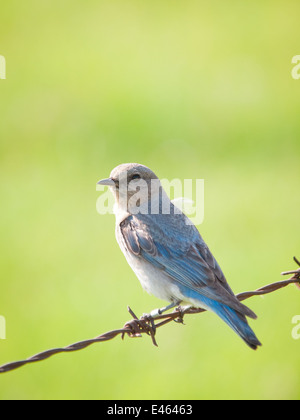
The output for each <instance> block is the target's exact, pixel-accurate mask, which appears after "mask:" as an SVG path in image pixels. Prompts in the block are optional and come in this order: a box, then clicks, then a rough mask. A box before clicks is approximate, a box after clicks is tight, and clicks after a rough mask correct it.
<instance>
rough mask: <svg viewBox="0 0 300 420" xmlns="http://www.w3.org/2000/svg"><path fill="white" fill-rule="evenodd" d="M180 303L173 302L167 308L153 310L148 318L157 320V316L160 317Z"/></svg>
mask: <svg viewBox="0 0 300 420" xmlns="http://www.w3.org/2000/svg"><path fill="white" fill-rule="evenodd" d="M180 303H181V301H180V300H179V301H178V300H177V301H175V302H172V303H170V305H168V306H164V307H163V308H160V309H154V310H153V311H151V312H150V314H149V315H150V316H151V317H152V318H157V317H158V316H159V315H162V314H163V313H164V312H166V311H168V310H169V309H172V308H175V306H178V305H180Z"/></svg>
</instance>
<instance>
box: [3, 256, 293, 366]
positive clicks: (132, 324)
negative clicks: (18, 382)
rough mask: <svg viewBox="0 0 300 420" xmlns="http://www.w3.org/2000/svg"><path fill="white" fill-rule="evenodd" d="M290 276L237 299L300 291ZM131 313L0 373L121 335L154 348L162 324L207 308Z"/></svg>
mask: <svg viewBox="0 0 300 420" xmlns="http://www.w3.org/2000/svg"><path fill="white" fill-rule="evenodd" d="M294 261H295V262H296V263H297V264H298V266H299V267H300V262H299V261H298V260H297V258H296V257H294ZM288 274H292V275H293V276H292V277H291V278H289V279H288V280H282V281H278V282H275V283H271V284H268V285H266V286H263V287H261V288H259V289H257V290H254V291H250V292H243V293H239V294H238V295H236V296H237V298H238V299H239V300H240V301H242V300H245V299H249V298H250V297H252V296H259V295H265V294H268V293H272V292H274V291H276V290H279V289H282V288H283V287H286V286H288V285H289V284H292V283H293V284H296V285H297V287H299V289H300V268H298V269H297V270H292V271H285V272H283V273H281V275H288ZM128 311H129V313H130V315H131V316H132V318H133V319H132V320H130V321H128V322H127V323H126V324H125V325H124V327H123V328H121V329H118V330H112V331H108V332H106V333H104V334H101V335H99V336H98V337H95V338H92V339H89V340H84V341H79V342H77V343H74V344H71V345H69V346H66V347H61V348H55V349H50V350H46V351H43V352H41V353H38V354H36V355H34V356H32V357H29V358H28V359H25V360H19V361H17V362H12V363H7V364H5V365H3V366H0V373H5V372H9V371H12V370H15V369H17V368H20V367H21V366H24V365H27V364H30V363H35V362H40V361H42V360H46V359H48V358H49V357H52V356H53V355H55V354H58V353H67V352H73V351H78V350H83V349H85V348H87V347H89V346H90V345H92V344H95V343H101V342H103V341H108V340H112V339H113V338H115V337H116V336H118V335H121V337H122V339H123V338H124V336H125V335H127V336H129V337H131V338H134V337H141V336H142V334H147V335H149V336H150V337H151V339H152V343H153V344H154V345H155V346H157V342H156V339H155V333H156V330H157V328H160V327H162V326H163V325H166V324H168V323H169V322H171V321H176V322H179V323H183V317H184V316H185V315H188V314H196V313H202V312H205V309H196V308H186V309H184V308H180V307H178V308H176V309H175V311H174V312H172V313H170V314H162V315H159V316H157V317H155V319H154V318H152V317H151V316H147V315H146V316H143V317H141V318H140V319H138V318H137V316H136V315H135V314H134V312H133V311H132V309H130V308H129V307H128ZM155 321H158V322H157V323H155Z"/></svg>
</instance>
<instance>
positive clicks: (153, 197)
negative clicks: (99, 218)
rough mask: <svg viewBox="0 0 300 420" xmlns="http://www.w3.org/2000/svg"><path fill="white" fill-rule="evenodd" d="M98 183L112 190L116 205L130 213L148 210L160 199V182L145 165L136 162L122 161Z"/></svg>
mask: <svg viewBox="0 0 300 420" xmlns="http://www.w3.org/2000/svg"><path fill="white" fill-rule="evenodd" d="M98 184H99V185H107V186H109V187H110V189H111V191H112V192H113V194H114V196H115V200H116V205H117V206H118V207H119V208H120V209H121V210H123V211H128V212H129V213H131V214H137V213H138V212H143V211H144V212H146V213H147V212H148V211H149V205H150V203H152V207H154V206H155V203H156V202H157V203H159V201H160V192H161V191H162V187H161V183H160V180H159V179H158V177H157V176H156V175H155V173H154V172H152V171H151V169H149V168H147V166H144V165H140V164H138V163H124V164H122V165H119V166H117V167H116V168H114V169H113V170H112V172H111V174H110V177H109V178H106V179H102V180H100V181H99V182H98Z"/></svg>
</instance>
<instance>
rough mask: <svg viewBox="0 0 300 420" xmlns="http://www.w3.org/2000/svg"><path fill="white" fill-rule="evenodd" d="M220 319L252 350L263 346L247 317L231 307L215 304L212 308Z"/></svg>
mask: <svg viewBox="0 0 300 420" xmlns="http://www.w3.org/2000/svg"><path fill="white" fill-rule="evenodd" d="M211 309H212V310H213V311H214V312H215V313H216V314H217V315H219V317H220V318H221V319H222V320H223V321H225V322H226V324H228V325H229V327H230V328H232V329H233V331H235V332H236V333H237V334H238V335H239V336H240V337H241V338H242V339H243V340H244V341H245V343H246V344H248V346H249V347H251V349H253V350H256V349H257V347H258V346H261V343H260V341H259V340H258V339H257V337H256V335H255V334H254V332H253V330H252V329H251V328H250V326H249V324H248V321H247V318H246V317H245V315H243V314H241V313H239V312H237V311H236V310H234V309H232V308H230V307H229V306H226V305H223V304H221V303H218V302H215V304H214V307H213V308H211Z"/></svg>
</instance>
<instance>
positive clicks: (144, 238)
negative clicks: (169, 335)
mask: <svg viewBox="0 0 300 420" xmlns="http://www.w3.org/2000/svg"><path fill="white" fill-rule="evenodd" d="M97 184H99V185H105V186H108V187H109V188H110V190H111V191H112V193H113V195H114V199H115V204H114V214H115V218H116V226H115V235H116V239H117V242H118V244H119V246H120V249H121V251H122V252H123V254H124V256H125V258H126V260H127V262H128V264H129V266H130V267H131V268H132V270H133V271H134V273H135V274H136V276H137V278H138V279H139V281H140V283H141V285H142V287H143V288H144V289H145V290H146V291H147V292H148V293H149V294H152V295H154V296H156V297H157V298H159V299H161V300H164V301H166V302H168V303H169V304H168V305H167V306H165V307H164V308H162V309H160V310H157V311H153V315H155V313H156V314H160V313H163V312H164V311H166V310H169V309H171V308H174V307H176V306H178V305H188V306H189V307H194V308H203V309H205V310H209V311H211V312H213V313H215V314H216V315H218V316H219V317H220V318H221V319H222V320H223V321H224V322H225V323H226V324H227V325H228V326H229V327H230V328H231V329H232V330H233V331H234V332H235V333H236V334H238V336H240V337H241V338H242V340H244V342H245V343H246V344H247V345H248V346H249V347H250V348H251V349H253V350H256V349H257V348H258V346H261V343H260V341H259V340H258V338H257V337H256V335H255V333H254V332H253V330H252V329H251V327H250V326H249V324H248V320H247V317H249V318H252V319H256V318H257V316H256V314H255V313H254V312H253V311H252V310H251V309H250V308H248V307H247V306H245V305H244V304H242V303H241V302H240V301H239V300H238V299H237V297H236V296H235V294H234V293H233V291H232V289H231V288H230V286H229V284H228V282H227V280H226V278H225V276H224V274H223V272H222V270H221V267H220V266H219V264H218V263H217V261H216V259H215V258H214V256H213V254H212V253H211V251H210V250H209V248H208V246H207V245H206V243H205V242H204V240H203V238H202V236H201V234H200V232H199V231H198V229H197V228H196V226H195V225H194V224H193V222H192V221H191V220H190V219H189V218H188V217H187V216H186V215H185V214H184V213H183V212H182V211H181V210H180V209H179V208H177V207H176V206H175V205H174V204H173V202H172V201H171V200H170V198H169V197H168V195H167V193H166V192H165V190H164V189H163V187H162V184H161V182H160V179H159V178H158V177H157V176H156V175H155V173H154V172H153V171H152V170H151V169H149V168H148V167H147V166H145V165H142V164H138V163H124V164H121V165H118V166H117V167H115V168H114V169H113V170H112V172H111V173H110V176H109V178H105V179H101V180H100V181H98V183H97ZM151 314H152V312H151Z"/></svg>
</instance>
